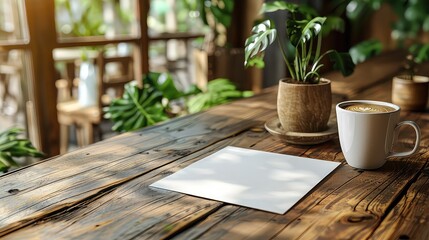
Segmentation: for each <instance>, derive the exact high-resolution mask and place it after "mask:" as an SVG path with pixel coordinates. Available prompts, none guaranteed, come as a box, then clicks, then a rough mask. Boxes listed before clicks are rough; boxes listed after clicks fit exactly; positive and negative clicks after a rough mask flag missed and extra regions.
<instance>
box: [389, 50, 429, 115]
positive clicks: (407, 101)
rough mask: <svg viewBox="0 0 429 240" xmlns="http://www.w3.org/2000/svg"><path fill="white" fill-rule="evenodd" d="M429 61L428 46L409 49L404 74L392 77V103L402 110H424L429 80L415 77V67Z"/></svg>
mask: <svg viewBox="0 0 429 240" xmlns="http://www.w3.org/2000/svg"><path fill="white" fill-rule="evenodd" d="M427 60H429V45H422V44H416V45H413V46H411V47H410V53H409V54H408V55H407V58H406V62H405V66H404V68H405V74H401V75H398V76H395V77H393V82H392V102H393V103H395V104H397V105H399V106H400V107H401V108H402V109H404V110H411V111H421V110H424V109H425V108H426V104H427V100H428V90H429V78H428V77H426V76H421V75H417V70H418V68H417V66H418V65H419V64H421V63H423V62H424V61H427Z"/></svg>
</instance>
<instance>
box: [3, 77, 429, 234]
mask: <svg viewBox="0 0 429 240" xmlns="http://www.w3.org/2000/svg"><path fill="white" fill-rule="evenodd" d="M335 85H336V83H334V86H333V88H336V87H337V86H335ZM389 87H390V80H389V79H384V80H380V81H378V82H377V83H376V84H374V83H373V82H371V84H370V86H368V88H367V89H365V90H363V88H362V89H361V90H362V91H354V93H353V94H354V95H353V96H352V95H347V96H346V97H348V98H366V99H379V100H389V98H390V89H389ZM348 90H350V89H348ZM335 96H337V94H335ZM275 99H276V89H275V88H272V89H267V90H266V91H264V92H263V93H262V94H260V95H258V96H255V97H253V98H250V99H245V100H240V101H236V102H233V103H231V104H227V105H224V106H219V107H215V108H212V109H210V110H208V111H207V112H203V113H199V114H195V115H188V116H185V117H181V118H177V119H174V120H172V121H170V122H167V123H165V124H161V125H158V126H154V127H148V128H145V129H143V130H141V131H136V132H132V133H125V134H122V135H119V136H116V137H114V138H111V139H108V140H105V141H102V142H99V143H96V144H93V145H90V146H88V147H85V148H82V149H79V150H76V151H74V152H71V153H69V154H65V155H62V156H58V157H54V158H51V159H47V160H44V161H41V162H38V163H36V164H34V165H32V166H28V167H24V168H22V169H19V170H17V171H14V172H11V173H8V174H5V175H3V176H1V177H0V182H1V185H0V213H1V214H0V216H1V218H0V236H1V237H3V238H4V239H28V238H35V239H70V238H73V239H164V238H174V239H196V238H201V239H243V238H251V239H272V238H274V239H297V238H299V239H315V238H318V239H319V238H320V239H428V238H429V170H428V168H427V165H428V157H429V153H428V151H427V150H428V148H427V146H428V141H429V131H428V129H429V128H428V124H429V114H428V113H427V112H423V113H413V112H402V118H403V119H409V120H414V121H416V122H417V123H418V124H419V125H420V126H421V129H422V136H423V137H422V142H421V150H420V151H419V153H418V154H416V155H414V156H412V157H407V158H402V159H399V158H393V159H391V160H389V161H388V162H387V163H386V164H385V165H384V166H383V167H382V168H380V169H378V170H373V171H363V170H358V169H354V168H352V167H350V166H349V165H347V164H346V163H345V161H344V156H343V154H342V153H341V149H340V144H339V141H338V139H334V140H331V141H329V142H326V143H323V144H320V145H315V146H296V145H288V144H284V143H283V142H281V141H279V140H278V139H276V138H274V137H272V136H271V135H270V134H269V133H267V132H266V131H265V130H264V127H263V126H264V123H265V121H267V120H269V119H272V118H274V117H275V116H276V111H275V109H276V106H275V102H276V101H275ZM335 99H341V98H335ZM402 136H403V137H404V138H403V140H402V141H400V142H399V144H400V145H404V146H409V145H412V138H413V137H414V136H413V135H411V134H409V135H407V134H402ZM229 145H232V146H237V147H243V148H251V149H257V150H263V151H269V152H275V153H283V154H291V155H297V156H304V157H311V158H317V159H325V160H330V161H336V162H341V165H340V167H339V168H337V169H336V170H335V171H334V172H333V174H331V175H330V176H328V177H327V178H326V179H325V180H324V181H323V182H322V183H321V184H319V185H318V186H316V188H315V189H313V191H311V192H310V193H309V194H308V195H307V196H306V197H304V198H303V199H302V200H301V201H299V202H298V203H297V204H296V205H295V206H294V207H293V208H292V209H291V210H289V211H288V212H287V213H286V214H284V215H279V214H273V213H268V212H264V211H259V210H254V209H250V208H245V207H239V206H235V205H230V204H226V203H222V202H217V201H212V200H207V199H201V198H198V197H192V196H188V195H184V194H179V193H176V192H170V191H163V190H159V189H154V188H149V187H148V185H149V184H151V183H153V182H155V181H157V180H159V179H162V178H164V177H165V176H168V175H170V174H172V173H173V172H176V171H178V170H180V169H182V168H183V167H185V166H188V165H189V164H191V163H193V162H196V161H198V160H200V159H201V158H203V157H205V156H207V155H209V154H211V153H213V152H215V151H217V150H219V149H221V148H223V147H225V146H229Z"/></svg>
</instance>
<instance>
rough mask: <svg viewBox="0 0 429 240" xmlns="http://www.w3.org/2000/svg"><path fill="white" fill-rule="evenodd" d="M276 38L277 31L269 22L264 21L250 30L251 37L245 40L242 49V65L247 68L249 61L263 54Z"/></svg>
mask: <svg viewBox="0 0 429 240" xmlns="http://www.w3.org/2000/svg"><path fill="white" fill-rule="evenodd" d="M276 36H277V30H276V29H275V28H274V26H273V23H272V22H271V21H270V20H265V21H263V22H261V23H259V24H258V25H256V26H254V27H253V29H252V35H251V36H250V37H249V38H247V39H246V43H245V49H244V52H245V54H244V65H245V66H248V61H249V59H251V58H253V57H254V56H256V55H257V54H258V53H261V52H263V51H264V50H265V49H266V48H267V47H268V46H269V45H270V44H272V43H273V42H274V40H275V39H276Z"/></svg>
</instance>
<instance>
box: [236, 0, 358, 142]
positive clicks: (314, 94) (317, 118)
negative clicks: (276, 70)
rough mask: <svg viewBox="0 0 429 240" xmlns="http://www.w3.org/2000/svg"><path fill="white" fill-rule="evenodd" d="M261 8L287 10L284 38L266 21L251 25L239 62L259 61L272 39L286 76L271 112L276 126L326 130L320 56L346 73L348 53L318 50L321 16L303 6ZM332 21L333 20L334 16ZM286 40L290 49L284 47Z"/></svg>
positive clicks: (326, 90)
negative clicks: (279, 52) (274, 113)
mask: <svg viewBox="0 0 429 240" xmlns="http://www.w3.org/2000/svg"><path fill="white" fill-rule="evenodd" d="M263 11H264V12H274V11H287V12H289V18H288V19H287V20H286V28H287V30H286V32H287V38H281V37H278V36H277V29H276V28H275V26H274V24H273V22H272V21H271V20H269V19H267V20H264V21H262V22H260V23H258V24H256V25H255V26H254V27H253V29H252V35H251V36H250V37H249V38H247V40H246V43H245V63H244V64H245V66H252V65H254V64H261V61H262V55H263V52H264V50H265V49H266V48H267V47H268V46H269V45H270V44H272V43H273V42H274V41H275V40H277V43H278V46H279V50H280V51H281V52H282V54H283V59H284V62H285V64H286V66H287V70H288V72H289V75H290V77H288V78H284V79H281V80H280V81H279V92H278V98H277V99H278V100H277V112H278V116H279V120H280V123H281V126H282V128H283V129H284V131H286V132H300V133H314V132H321V131H324V130H326V129H327V128H328V127H327V123H328V120H329V116H330V113H331V104H332V96H331V82H330V80H328V79H324V78H322V77H321V76H320V70H321V68H322V67H323V65H324V64H323V63H322V59H323V58H324V57H328V58H329V59H330V61H331V62H332V67H333V69H335V70H340V71H341V73H342V74H343V75H345V76H347V75H350V74H351V73H352V72H353V70H354V66H355V65H354V63H353V61H352V59H351V57H350V55H349V54H348V53H339V52H337V51H335V50H328V51H326V52H323V53H322V50H321V49H322V30H324V28H325V25H324V24H325V23H326V22H327V18H326V17H320V16H317V14H316V12H315V11H314V10H312V9H310V8H309V7H307V6H305V7H304V6H299V5H297V4H293V3H286V2H282V1H275V2H270V3H265V4H264V5H263ZM332 20H333V21H336V22H339V20H338V19H337V18H335V19H332ZM325 30H326V29H325ZM286 39H288V43H289V44H290V45H291V46H292V49H293V52H287V51H286V46H285V44H284V41H286ZM290 57H291V58H290Z"/></svg>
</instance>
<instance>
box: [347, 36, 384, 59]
mask: <svg viewBox="0 0 429 240" xmlns="http://www.w3.org/2000/svg"><path fill="white" fill-rule="evenodd" d="M382 48H383V45H382V43H381V42H380V41H378V40H375V39H374V40H367V41H363V42H361V43H359V44H357V45H355V46H353V47H352V48H350V50H349V53H350V56H351V57H352V59H353V62H354V63H355V64H358V63H361V62H364V61H366V60H368V59H369V58H372V57H374V56H376V55H378V54H380V53H381V50H382Z"/></svg>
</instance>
